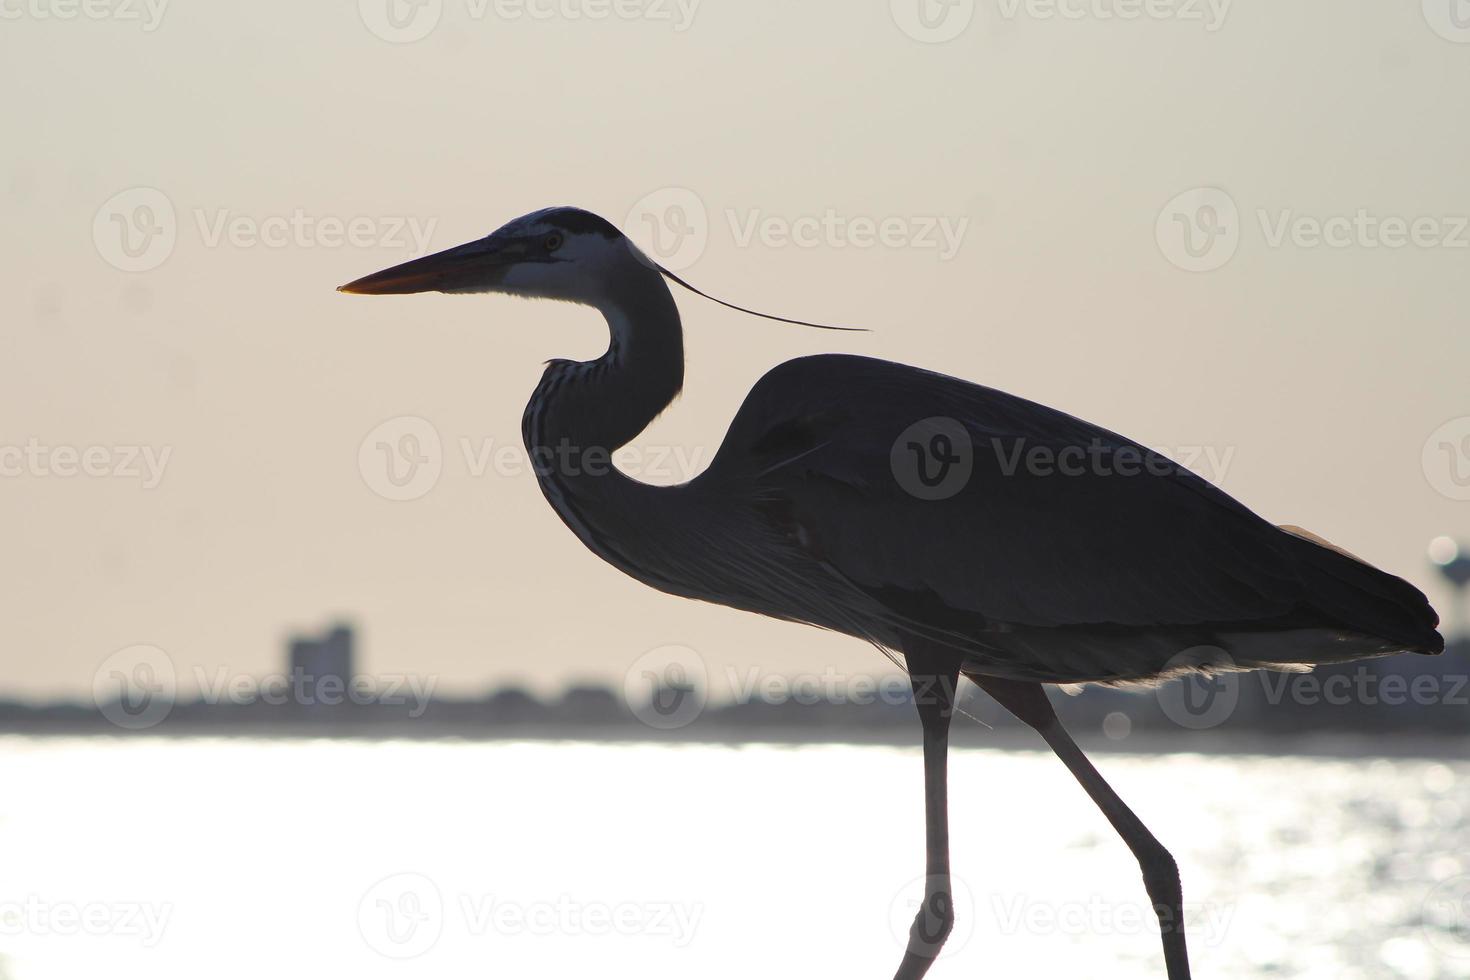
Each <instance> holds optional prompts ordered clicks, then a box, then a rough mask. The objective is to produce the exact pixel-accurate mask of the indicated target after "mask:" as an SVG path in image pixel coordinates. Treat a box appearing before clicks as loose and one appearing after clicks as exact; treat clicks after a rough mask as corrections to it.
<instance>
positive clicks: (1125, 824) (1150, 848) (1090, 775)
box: [971, 675, 1189, 980]
mask: <svg viewBox="0 0 1470 980" xmlns="http://www.w3.org/2000/svg"><path fill="white" fill-rule="evenodd" d="M971 680H973V681H975V683H977V684H979V685H980V686H981V687H982V688H984V689H985V693H987V694H989V695H990V696H991V697H993V698H995V700H997V701H999V702H1000V703H1001V705H1002V706H1004V707H1005V709H1006V710H1007V711H1009V712H1010V713H1011V714H1013V715H1015V716H1016V717H1017V718H1019V719H1020V720H1021V721H1023V722H1025V723H1026V724H1028V725H1030V726H1031V727H1032V728H1034V729H1036V731H1037V732H1039V733H1040V734H1041V737H1042V738H1044V739H1046V744H1047V745H1050V746H1051V748H1052V751H1053V752H1055V753H1056V754H1057V758H1059V759H1061V760H1062V762H1063V763H1064V764H1065V765H1066V767H1067V768H1068V769H1069V770H1071V772H1072V775H1073V776H1075V777H1077V781H1078V782H1079V783H1081V784H1082V788H1083V789H1085V790H1086V791H1087V795H1088V796H1090V797H1092V801H1093V802H1094V803H1096V804H1097V806H1098V809H1100V810H1102V812H1103V816H1105V817H1107V818H1108V822H1109V823H1111V824H1112V825H1113V829H1114V830H1116V831H1117V832H1118V836H1120V837H1122V838H1123V841H1124V843H1126V844H1127V845H1128V849H1129V850H1131V851H1132V852H1133V856H1134V857H1136V858H1137V859H1138V864H1139V867H1140V868H1141V869H1142V870H1143V884H1144V887H1145V888H1146V889H1148V897H1149V899H1150V900H1151V901H1152V902H1153V905H1154V913H1155V914H1156V915H1157V916H1158V918H1159V932H1160V934H1161V935H1162V937H1163V940H1164V967H1165V969H1166V970H1167V971H1168V975H1169V980H1189V953H1188V951H1187V950H1186V949H1185V945H1184V907H1183V906H1184V895H1183V892H1182V890H1181V888H1180V885H1179V865H1178V864H1176V863H1175V861H1174V858H1173V856H1172V855H1171V854H1170V853H1169V852H1168V851H1167V850H1165V848H1164V845H1163V844H1160V843H1159V841H1158V839H1157V838H1156V837H1154V835H1153V834H1152V833H1151V832H1150V831H1149V829H1148V828H1147V827H1145V826H1144V825H1143V821H1142V820H1139V819H1138V817H1137V816H1136V815H1134V813H1133V811H1132V810H1130V809H1128V805H1127V804H1126V803H1124V802H1123V800H1122V799H1121V798H1120V797H1119V796H1118V794H1117V793H1115V792H1113V788H1112V787H1111V786H1109V785H1108V784H1107V782H1106V781H1105V780H1104V779H1103V778H1102V774H1101V773H1099V772H1098V771H1097V769H1096V768H1094V767H1093V765H1092V763H1091V762H1090V761H1088V758H1087V756H1085V755H1083V754H1082V750H1081V749H1080V748H1078V747H1077V743H1076V742H1074V741H1072V736H1070V735H1068V734H1067V730H1066V729H1065V728H1063V727H1062V723H1061V721H1059V720H1058V719H1057V715H1056V712H1055V711H1053V710H1052V706H1051V701H1049V700H1048V699H1047V696H1046V691H1045V690H1043V689H1042V686H1041V685H1040V684H1037V683H1034V682H1028V681H1010V680H1002V679H1000V678H996V677H977V676H974V675H971Z"/></svg>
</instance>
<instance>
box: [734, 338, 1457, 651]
mask: <svg viewBox="0 0 1470 980" xmlns="http://www.w3.org/2000/svg"><path fill="white" fill-rule="evenodd" d="M709 475H710V477H711V479H713V480H717V481H722V480H733V479H741V480H746V481H753V484H754V486H755V488H756V489H755V492H756V493H757V494H758V495H759V498H760V499H761V500H762V501H763V510H764V512H765V513H766V514H767V515H768V518H769V519H770V520H773V521H776V522H781V523H784V524H785V525H786V526H787V529H788V530H789V531H790V532H791V533H792V534H793V535H794V536H795V538H796V539H797V540H798V541H800V542H801V546H802V547H803V548H805V549H806V550H807V551H808V552H810V553H811V554H812V555H813V556H814V557H816V558H817V559H819V560H820V561H822V562H824V563H825V564H826V565H828V566H829V567H830V568H832V569H833V570H834V571H835V572H836V573H837V574H838V575H840V576H842V577H843V578H845V579H846V580H848V581H849V582H851V583H853V584H854V585H856V586H857V587H858V588H860V589H861V590H863V591H864V592H865V593H866V594H868V595H870V596H872V597H874V598H875V599H876V600H877V601H880V602H882V603H884V604H885V606H886V607H887V608H889V609H892V610H893V611H894V612H895V613H897V614H901V615H903V616H906V617H908V618H909V619H910V620H925V621H929V622H941V621H942V622H944V623H945V624H946V625H947V626H948V627H950V628H953V627H954V626H955V625H956V624H964V625H965V626H966V627H967V628H972V629H973V628H976V627H977V626H978V627H979V628H983V629H987V630H992V631H998V632H1006V631H1012V630H1014V629H1015V628H1018V627H1019V628H1024V629H1030V630H1055V629H1068V628H1078V627H1088V628H1100V629H1103V630H1109V629H1112V630H1118V629H1124V630H1128V629H1136V630H1145V629H1171V628H1176V627H1198V626H1209V627H1211V628H1213V629H1217V630H1241V629H1267V628H1270V629H1277V630H1279V629H1288V628H1302V627H1306V626H1313V627H1317V626H1325V627H1337V628H1340V629H1344V630H1351V631H1358V632H1362V633H1365V634H1371V635H1372V636H1375V637H1379V638H1382V639H1386V640H1388V641H1391V643H1392V644H1398V645H1399V647H1398V648H1400V649H1404V648H1425V649H1427V648H1430V647H1433V646H1434V645H1435V644H1436V643H1438V642H1439V638H1438V635H1437V634H1435V633H1434V626H1435V624H1436V619H1435V617H1434V613H1433V611H1432V610H1431V609H1429V606H1428V604H1427V602H1425V600H1424V597H1423V596H1422V594H1420V593H1419V592H1418V590H1416V589H1414V588H1413V587H1412V586H1410V585H1408V584H1407V583H1405V582H1403V581H1401V580H1399V579H1397V578H1394V577H1393V576H1390V575H1386V574H1384V573H1382V572H1378V571H1377V570H1376V569H1372V568H1371V567H1370V566H1367V565H1364V564H1362V563H1361V562H1357V561H1355V560H1353V559H1351V558H1349V557H1347V556H1345V555H1343V554H1341V553H1339V552H1337V551H1335V550H1332V549H1330V548H1326V547H1323V546H1321V545H1319V544H1317V543H1315V542H1312V541H1308V540H1306V539H1304V538H1302V537H1300V536H1297V535H1294V534H1291V533H1288V532H1285V531H1283V530H1281V529H1279V528H1277V527H1275V526H1273V525H1271V524H1269V523H1267V522H1266V521H1264V520H1262V519H1261V518H1259V517H1257V516H1256V515H1255V514H1253V513H1252V512H1251V511H1249V510H1248V509H1246V508H1245V507H1244V506H1242V505H1241V504H1239V503H1237V502H1236V501H1234V500H1233V499H1231V498H1230V497H1229V496H1227V495H1226V494H1224V493H1223V492H1221V491H1220V490H1218V489H1217V488H1215V487H1214V486H1212V485H1211V484H1209V483H1208V482H1206V481H1204V480H1202V479H1200V478H1199V477H1197V476H1195V475H1194V474H1192V473H1190V472H1189V471H1188V470H1186V469H1184V468H1183V467H1181V466H1178V465H1177V464H1175V463H1173V462H1172V461H1170V460H1168V459H1166V458H1165V457H1163V456H1161V455H1159V454H1158V453H1154V452H1151V451H1150V450H1148V449H1146V448H1144V447H1142V446H1139V445H1138V444H1136V443H1134V442H1132V441H1130V440H1128V439H1125V438H1123V437H1121V436H1119V435H1117V434H1115V433H1112V432H1109V431H1107V430H1104V429H1100V428H1098V427H1096V426H1094V425H1091V424H1089V423H1087V422H1084V421H1082V420H1080V419H1077V418H1074V417H1072V416H1069V415H1066V414H1065V413H1062V412H1058V411H1055V410H1053V409H1049V408H1046V407H1045V406H1042V405H1038V404H1035V403H1033V402H1028V401H1025V400H1024V399H1020V398H1016V397H1013V396H1011V395H1007V394H1005V393H1003V392H999V391H995V390H993V389H989V388H984V387H981V386H978V385H974V384H970V383H968V382H964V381H960V380H958V379H955V378H950V377H946V376H944V375H939V374H934V373H931V372H927V371H922V370H919V369H917V368H911V367H906V366H903V365H897V364H893V363H891V362H887V361H880V360H874V359H869V358H861V357H851V356H840V355H827V356H820V357H811V358H803V359H800V360H796V361H791V362H788V363H787V364H784V365H781V366H780V367H778V368H776V369H775V370H773V371H772V372H770V373H769V374H768V375H767V376H766V377H765V378H763V379H762V380H761V382H760V383H759V384H758V385H757V386H756V388H755V389H753V390H752V392H751V394H750V397H749V398H748V399H747V401H746V403H745V406H744V407H743V408H742V410H741V412H740V414H739V416H738V417H737V418H736V420H735V422H734V424H733V426H732V428H731V431H730V434H729V437H728V439H727V440H726V443H725V445H724V446H722V448H721V450H720V454H719V456H718V457H717V458H716V459H715V461H714V463H713V464H712V466H711V469H710V474H709Z"/></svg>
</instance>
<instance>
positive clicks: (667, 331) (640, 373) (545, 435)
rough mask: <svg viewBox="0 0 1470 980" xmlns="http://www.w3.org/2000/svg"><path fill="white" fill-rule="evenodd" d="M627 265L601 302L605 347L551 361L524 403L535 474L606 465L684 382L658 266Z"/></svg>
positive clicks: (676, 324)
mask: <svg viewBox="0 0 1470 980" xmlns="http://www.w3.org/2000/svg"><path fill="white" fill-rule="evenodd" d="M630 264H631V265H632V268H630V269H629V270H628V271H627V272H626V274H623V275H621V276H619V278H618V281H617V285H616V286H615V287H614V288H612V289H611V290H610V291H609V294H608V297H607V299H606V300H605V301H604V302H603V303H602V304H601V305H600V306H599V311H600V312H601V313H602V315H603V317H604V318H605V319H606V320H607V325H608V331H609V334H610V335H611V339H610V342H609V344H608V348H607V353H605V354H603V355H602V356H601V357H599V358H598V359H597V360H595V361H586V362H576V361H564V360H559V361H552V362H551V363H550V365H549V366H548V367H547V369H546V373H545V374H544V375H542V377H541V384H540V385H538V386H537V388H536V393H535V394H534V395H533V396H532V397H531V402H530V404H529V405H527V406H526V414H525V417H524V419H523V420H522V430H523V435H524V437H525V441H526V448H527V449H528V450H529V451H530V452H531V453H532V459H533V460H534V461H535V462H536V464H537V468H538V472H540V471H541V470H542V469H543V468H545V467H547V466H548V465H549V466H550V468H551V469H552V470H554V471H556V474H554V475H560V476H562V477H564V478H565V477H571V476H576V475H586V474H591V475H596V474H597V472H598V471H599V470H602V469H604V468H603V467H599V465H598V463H599V460H601V461H603V462H609V464H610V457H611V454H612V453H613V452H614V451H615V450H617V449H619V448H620V447H622V446H625V445H627V444H628V442H630V441H631V440H632V439H634V438H635V437H636V436H637V435H638V434H639V433H640V432H642V431H643V430H644V429H645V428H647V427H648V424H649V423H650V422H652V421H653V420H654V419H655V418H657V417H658V415H659V413H660V412H662V411H663V410H664V409H665V408H667V407H668V405H669V403H670V402H672V401H673V400H674V398H675V397H676V396H677V395H678V394H679V391H680V389H681V388H682V387H683V385H684V334H683V329H682V327H681V324H680V321H679V308H678V307H677V306H676V305H675V304H674V297H673V296H672V294H670V292H669V287H668V285H667V284H666V283H665V282H664V280H663V276H662V275H660V274H659V272H658V271H657V270H656V269H653V268H650V267H648V266H646V265H644V264H643V263H641V262H632V263H630ZM605 469H606V471H609V472H611V473H617V470H616V469H614V468H612V467H611V466H610V465H608V466H606V467H605Z"/></svg>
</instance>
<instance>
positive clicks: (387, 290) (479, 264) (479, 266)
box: [337, 239, 508, 296]
mask: <svg viewBox="0 0 1470 980" xmlns="http://www.w3.org/2000/svg"><path fill="white" fill-rule="evenodd" d="M502 246H503V243H498V242H495V241H493V240H491V239H481V240H480V241H477V242H469V243H468V244H465V245H456V246H455V247H454V248H447V249H445V250H444V251H442V252H435V253H434V254H433V255H425V256H423V257H422V258H417V259H410V260H409V261H407V262H404V263H401V264H399V265H395V266H393V267H392V268H389V269H384V270H383V271H381V272H374V273H373V274H372V275H369V276H363V277H362V278H361V279H354V280H353V281H352V282H349V283H347V284H346V285H345V286H338V287H337V292H339V293H358V294H363V295H368V296H385V295H389V294H394V293H427V292H432V291H434V290H439V291H441V292H444V291H451V290H455V289H465V288H468V287H472V286H475V285H478V284H481V283H483V282H484V280H485V279H486V273H487V271H488V270H489V269H491V268H493V267H494V266H496V265H498V264H500V263H498V262H497V261H496V259H497V258H498V257H499V258H507V257H508V256H505V254H504V253H505V252H506V251H507V249H505V248H504V247H502Z"/></svg>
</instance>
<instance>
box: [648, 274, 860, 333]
mask: <svg viewBox="0 0 1470 980" xmlns="http://www.w3.org/2000/svg"><path fill="white" fill-rule="evenodd" d="M655 265H656V268H657V269H658V271H659V272H662V273H663V274H664V275H665V276H667V277H668V278H669V279H671V280H673V281H674V282H676V283H678V284H679V285H681V286H683V287H684V288H685V289H687V290H689V291H690V292H691V293H693V294H694V295H696V296H703V297H704V298H705V299H707V300H709V301H710V302H711V303H719V304H720V305H721V306H728V307H729V308H730V309H732V310H739V311H740V312H741V313H749V314H750V315H751V316H758V317H760V318H761V319H763V320H775V321H776V322H777V323H794V324H796V325H797V326H798V327H813V328H815V329H817V330H841V331H843V332H844V333H868V328H867V327H833V326H828V325H827V324H825V323H811V322H809V321H807V320H793V319H791V318H790V317H787V316H775V315H773V314H770V313H762V312H761V311H760V310H752V309H748V308H747V307H744V306H736V305H735V304H734V303H726V302H725V301H724V300H722V299H719V298H717V297H714V296H711V295H710V294H709V293H707V292H705V291H704V290H702V289H698V288H696V287H694V286H691V285H690V284H689V283H688V282H686V281H685V280H683V279H681V278H679V277H678V276H676V275H675V274H674V273H672V272H670V271H669V270H668V269H665V268H664V267H663V266H661V265H657V264H655Z"/></svg>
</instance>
